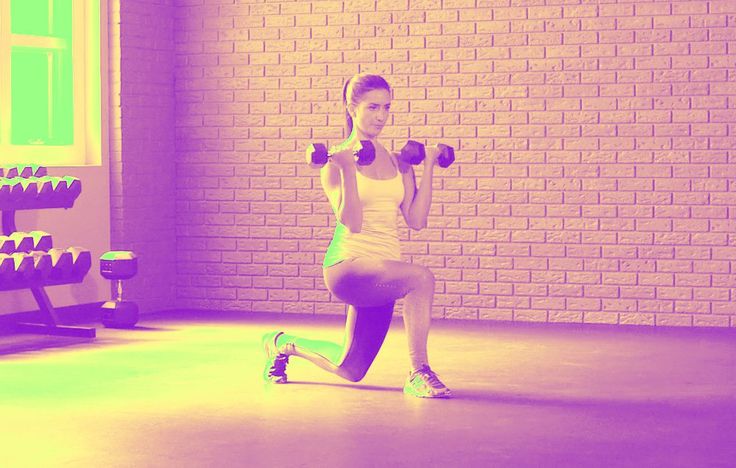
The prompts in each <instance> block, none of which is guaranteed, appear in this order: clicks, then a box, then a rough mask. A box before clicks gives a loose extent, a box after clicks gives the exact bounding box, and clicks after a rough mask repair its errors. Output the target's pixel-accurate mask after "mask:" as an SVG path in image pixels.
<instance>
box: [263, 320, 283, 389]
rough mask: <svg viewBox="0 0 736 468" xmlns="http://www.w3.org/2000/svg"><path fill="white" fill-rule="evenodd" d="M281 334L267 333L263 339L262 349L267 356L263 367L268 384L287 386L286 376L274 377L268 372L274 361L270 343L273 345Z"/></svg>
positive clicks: (264, 378) (264, 377)
mask: <svg viewBox="0 0 736 468" xmlns="http://www.w3.org/2000/svg"><path fill="white" fill-rule="evenodd" d="M279 333H280V332H271V333H266V334H265V335H263V338H261V347H262V348H263V354H265V355H266V363H265V364H264V366H263V373H262V376H263V380H264V381H265V382H266V383H272V384H285V383H287V378H286V375H274V376H269V375H268V372H269V370H270V369H271V366H270V363H271V360H272V359H274V358H273V357H271V351H270V349H269V345H270V343H273V340H274V339H275V338H276V336H278V334H279Z"/></svg>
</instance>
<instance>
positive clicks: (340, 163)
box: [330, 147, 355, 170]
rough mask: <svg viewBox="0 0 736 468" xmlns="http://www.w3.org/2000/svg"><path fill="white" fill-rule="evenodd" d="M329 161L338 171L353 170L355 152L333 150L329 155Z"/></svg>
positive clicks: (350, 149) (344, 149)
mask: <svg viewBox="0 0 736 468" xmlns="http://www.w3.org/2000/svg"><path fill="white" fill-rule="evenodd" d="M330 160H331V161H332V162H333V163H334V164H335V165H336V166H337V167H339V168H340V169H342V170H345V169H355V150H353V149H352V148H344V147H342V148H335V150H333V152H331V153H330Z"/></svg>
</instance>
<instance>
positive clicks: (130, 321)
mask: <svg viewBox="0 0 736 468" xmlns="http://www.w3.org/2000/svg"><path fill="white" fill-rule="evenodd" d="M137 272H138V258H137V257H136V255H135V254H134V253H133V252H130V251H124V250H118V251H110V252H105V253H104V254H102V256H101V257H100V274H101V275H102V276H103V277H104V278H107V279H109V280H113V281H114V282H115V286H116V288H115V289H116V292H117V294H116V296H115V297H114V298H113V299H112V300H110V301H107V302H105V303H104V304H102V323H103V325H105V326H106V327H108V328H131V327H133V326H134V325H135V324H136V323H137V322H138V304H136V303H135V302H131V301H124V300H123V280H126V279H130V278H132V277H133V276H135V274H136V273H137Z"/></svg>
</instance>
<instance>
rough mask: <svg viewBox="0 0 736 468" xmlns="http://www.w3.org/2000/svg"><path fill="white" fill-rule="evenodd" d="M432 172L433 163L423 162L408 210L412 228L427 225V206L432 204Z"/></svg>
mask: <svg viewBox="0 0 736 468" xmlns="http://www.w3.org/2000/svg"><path fill="white" fill-rule="evenodd" d="M433 174H434V164H425V165H424V173H423V174H422V181H421V182H420V183H419V189H418V190H417V193H416V194H415V195H414V201H413V202H412V204H411V208H410V210H409V220H410V226H409V227H411V228H412V229H417V230H418V229H424V228H425V227H427V218H428V217H429V208H430V206H431V205H432V176H433Z"/></svg>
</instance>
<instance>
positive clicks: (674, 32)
mask: <svg viewBox="0 0 736 468" xmlns="http://www.w3.org/2000/svg"><path fill="white" fill-rule="evenodd" d="M174 15H175V26H174V31H175V54H176V66H175V73H176V102H177V111H176V142H177V152H176V157H177V168H178V171H177V172H178V178H177V203H178V205H177V208H178V209H177V218H176V220H177V234H178V259H179V262H180V263H179V274H178V276H177V279H178V286H179V288H178V299H179V302H180V305H182V306H188V307H201V308H216V309H220V308H225V309H241V310H255V311H270V312H299V313H307V314H312V313H317V314H318V313H342V312H343V311H344V306H343V305H341V304H339V303H338V302H336V301H334V300H332V299H331V297H330V295H329V293H328V292H327V291H326V289H325V287H324V285H323V282H322V276H321V267H320V266H321V262H322V258H323V254H324V251H325V248H326V246H327V244H328V242H329V239H330V237H331V233H332V229H333V227H334V220H333V219H332V216H331V211H330V208H329V206H328V204H327V201H326V199H325V197H324V195H323V194H322V192H321V190H320V188H319V180H318V175H317V173H315V172H313V171H311V170H310V169H309V168H308V167H307V166H306V165H305V164H304V162H303V159H304V158H303V150H304V148H305V147H306V146H307V144H308V143H309V142H310V141H312V140H317V141H326V142H327V143H330V144H332V143H335V142H337V141H338V140H339V139H340V138H342V137H343V124H344V122H343V109H342V106H341V103H340V100H341V99H340V98H341V90H342V84H343V82H344V80H345V79H346V78H347V77H349V76H350V75H352V74H354V73H356V72H358V71H369V72H374V73H380V74H383V75H384V76H385V77H386V78H387V79H388V80H389V82H390V83H391V84H392V85H393V87H394V102H393V106H392V112H393V116H392V122H391V123H392V124H391V125H390V126H389V127H387V128H386V129H385V130H384V134H383V136H384V140H385V141H387V142H389V144H390V145H392V146H393V147H394V148H397V147H400V146H401V144H402V142H403V141H404V140H405V139H407V138H409V137H411V138H413V139H418V140H420V141H424V142H427V143H436V142H439V141H443V142H446V143H449V144H452V145H454V146H455V147H456V148H457V163H456V164H455V165H454V166H452V167H451V168H449V169H447V170H444V171H443V170H438V171H437V178H436V180H435V189H436V190H435V198H434V204H433V207H432V212H431V216H430V221H429V227H428V229H425V230H423V231H421V232H412V233H409V232H407V230H406V229H403V230H402V232H401V235H402V238H403V240H404V243H403V249H404V253H405V256H406V259H407V260H411V261H413V262H416V263H420V264H423V265H427V266H429V267H431V268H432V270H433V271H434V272H435V274H436V276H437V277H438V279H439V282H438V291H437V292H438V294H437V296H436V307H435V310H434V311H433V312H434V315H435V316H438V317H459V318H466V319H492V320H515V321H536V322H545V321H548V322H584V323H609V324H622V325H623V324H643V325H673V326H722V327H728V326H732V327H733V326H736V150H735V149H734V148H736V2H733V1H732V0H712V1H656V2H647V1H636V2H634V1H631V2H623V1H620V2H615V1H603V0H601V1H586V0H546V1H545V0H528V1H527V0H493V1H488V0H442V1H440V0H416V1H415V0H378V1H362V0H359V1H266V2H263V1H255V0H254V1H237V2H236V1H234V0H232V1H231V0H221V1H210V0H207V1H205V0H181V1H178V2H176V9H175V12H174Z"/></svg>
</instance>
